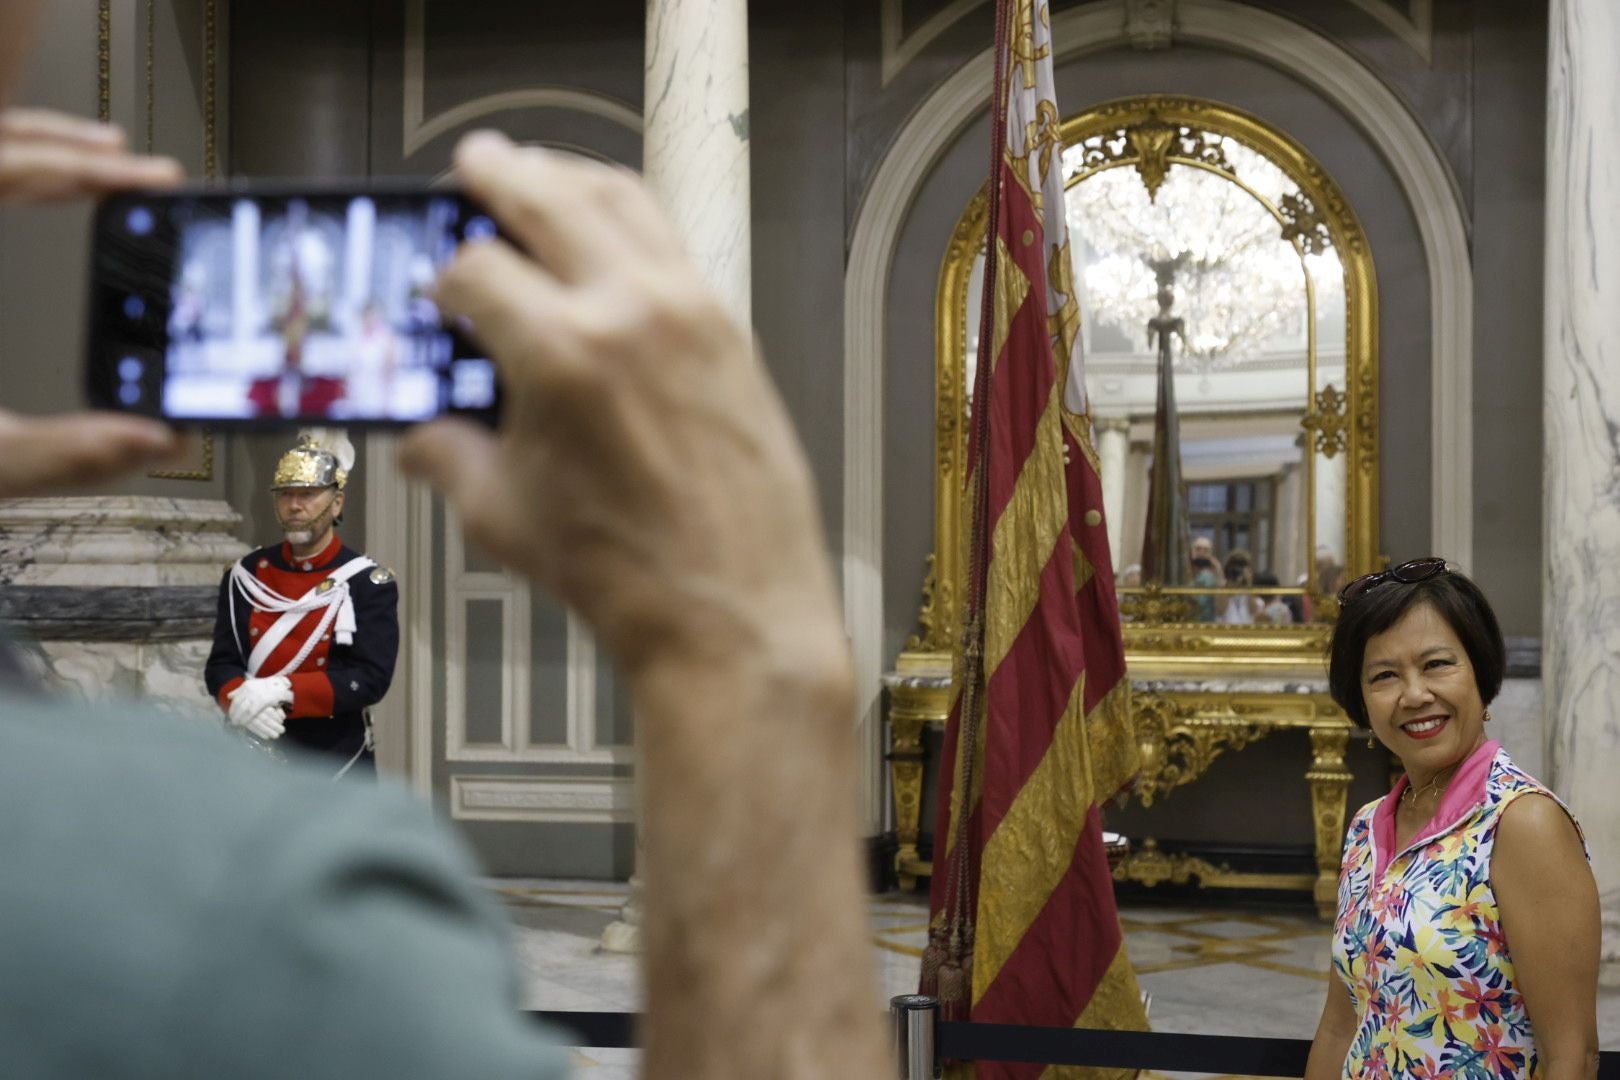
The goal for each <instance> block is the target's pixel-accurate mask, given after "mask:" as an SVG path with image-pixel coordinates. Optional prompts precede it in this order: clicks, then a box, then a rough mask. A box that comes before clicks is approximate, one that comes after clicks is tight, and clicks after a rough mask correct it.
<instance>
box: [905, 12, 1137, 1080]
mask: <svg viewBox="0 0 1620 1080" xmlns="http://www.w3.org/2000/svg"><path fill="white" fill-rule="evenodd" d="M997 19H998V27H997V49H998V56H997V65H996V67H997V79H996V85H997V94H998V99H999V100H1004V102H1005V112H1004V114H1002V115H1001V116H993V117H992V120H993V123H992V128H993V140H994V142H995V150H994V152H993V162H994V169H995V175H994V181H995V183H994V184H993V186H992V191H991V219H990V220H991V233H990V236H989V237H988V240H987V242H988V245H989V248H988V250H987V267H986V273H985V290H986V296H985V302H984V307H983V311H984V315H983V318H982V320H981V324H980V326H981V329H980V339H981V352H980V364H979V373H978V384H977V387H976V390H975V397H974V408H973V412H974V429H973V435H972V436H971V437H970V446H969V461H970V470H971V473H972V475H971V477H970V479H969V489H970V491H971V492H972V497H971V498H970V499H969V500H968V502H969V505H970V506H972V507H974V514H975V526H974V528H973V530H972V532H973V536H974V541H973V543H974V547H975V550H972V551H970V552H969V559H968V561H969V566H970V576H971V577H972V578H973V580H972V581H970V583H969V584H970V587H969V595H968V598H967V604H966V611H967V619H966V620H965V622H966V623H967V627H968V628H967V630H966V632H965V637H964V647H963V649H962V650H961V655H960V664H959V669H958V676H959V677H958V679H957V686H958V687H959V688H961V690H960V692H959V694H958V698H957V702H956V706H955V708H954V709H953V711H952V714H951V718H950V722H949V724H948V726H947V728H946V735H945V746H944V751H943V754H942V757H941V772H940V776H941V784H940V800H939V808H938V813H937V819H936V826H935V831H934V836H935V858H934V877H933V883H932V895H931V909H932V911H931V918H930V942H929V948H928V950H927V953H926V955H925V957H924V970H923V992H924V993H938V994H939V996H940V997H941V998H942V1000H943V1002H944V1006H945V1012H946V1015H947V1016H950V1017H953V1018H964V1017H965V1018H970V1019H972V1020H975V1021H982V1022H989V1023H1012V1024H1035V1025H1042V1026H1049V1027H1069V1026H1075V1027H1107V1028H1127V1029H1138V1030H1140V1029H1144V1028H1145V1027H1146V1026H1147V1020H1146V1016H1145V1015H1144V1012H1143V1009H1142V1005H1141V1001H1140V995H1139V992H1138V990H1137V986H1136V978H1135V975H1134V973H1133V972H1132V970H1131V966H1130V961H1129V960H1128V959H1127V958H1126V955H1125V950H1124V945H1123V939H1122V935H1121V932H1120V926H1119V916H1118V912H1117V911H1116V909H1115V906H1114V893H1113V880H1112V876H1111V874H1110V873H1109V868H1108V862H1107V858H1106V855H1105V853H1104V850H1103V845H1102V827H1101V819H1100V816H1099V814H1098V810H1097V805H1098V803H1099V802H1101V801H1104V800H1106V799H1108V798H1110V797H1111V796H1113V795H1114V794H1115V793H1116V792H1117V791H1119V790H1120V789H1121V788H1122V787H1123V786H1124V785H1126V784H1127V783H1129V781H1130V779H1131V777H1132V776H1133V775H1134V774H1135V772H1136V767H1137V763H1136V744H1135V741H1134V739H1132V738H1131V737H1130V731H1129V724H1128V709H1129V693H1130V690H1129V684H1128V682H1127V681H1126V679H1125V659H1124V644H1123V642H1122V641H1121V639H1120V628H1119V610H1118V606H1117V602H1116V599H1115V594H1114V580H1113V570H1112V565H1113V563H1112V559H1111V558H1110V554H1109V550H1108V537H1107V531H1106V527H1105V524H1104V521H1103V516H1102V506H1103V500H1102V484H1101V481H1100V479H1099V473H1098V468H1097V461H1096V456H1095V454H1094V452H1093V450H1092V447H1091V442H1090V435H1089V431H1090V419H1089V415H1088V414H1087V404H1086V401H1085V394H1084V385H1085V384H1084V380H1083V378H1082V373H1081V370H1080V363H1081V356H1080V343H1079V327H1080V319H1079V308H1078V302H1077V299H1076V295H1075V286H1074V281H1073V271H1072V269H1071V266H1072V264H1071V262H1070V254H1069V240H1068V230H1067V227H1066V225H1065V215H1064V199H1063V166H1062V153H1063V146H1062V139H1061V135H1060V132H1059V114H1058V110H1057V99H1056V95H1055V93H1054V91H1053V82H1052V39H1051V28H1050V22H1049V18H1048V5H1047V4H1046V3H1045V2H1038V0H998V4H997ZM1001 95H1005V96H1004V98H1001ZM955 1068H956V1069H958V1070H966V1069H969V1068H971V1066H957V1067H955ZM1088 1074H1094V1071H1091V1070H1079V1069H1068V1068H1057V1067H1053V1068H1050V1069H1045V1070H1043V1069H1042V1068H1041V1067H1040V1066H1036V1065H1020V1064H1012V1063H982V1064H980V1065H978V1066H977V1075H978V1077H979V1078H980V1080H1003V1078H1005V1080H1014V1078H1018V1080H1023V1078H1031V1080H1033V1078H1035V1077H1042V1076H1044V1077H1062V1076H1080V1075H1088ZM957 1075H966V1073H965V1072H960V1071H959V1072H958V1073H957Z"/></svg>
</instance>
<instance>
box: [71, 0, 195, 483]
mask: <svg viewBox="0 0 1620 1080" xmlns="http://www.w3.org/2000/svg"><path fill="white" fill-rule="evenodd" d="M144 24H145V41H144V65H145V94H146V117H145V139H144V141H143V148H144V150H145V152H146V153H148V154H150V153H152V152H153V150H154V149H155V143H156V134H157V0H145V18H144ZM218 36H219V3H218V0H207V2H206V4H205V5H204V7H203V176H204V178H205V179H207V180H209V181H213V180H216V179H218V178H219V160H218V156H217V147H218V133H217V123H218V102H217V99H216V91H217V85H218V73H217V67H218V62H219V51H218ZM112 46H113V39H112V0H97V2H96V77H97V107H96V115H97V116H98V117H99V118H100V119H101V122H102V123H111V122H112ZM196 443H197V451H196V464H195V465H194V466H193V467H191V468H182V469H157V470H153V471H151V472H148V473H147V474H146V475H147V476H149V477H151V478H152V479H154V480H200V481H203V482H207V481H211V480H213V478H214V435H213V433H212V432H209V431H203V432H199V433H198V437H197V440H196Z"/></svg>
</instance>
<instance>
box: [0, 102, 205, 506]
mask: <svg viewBox="0 0 1620 1080" xmlns="http://www.w3.org/2000/svg"><path fill="white" fill-rule="evenodd" d="M180 176H181V174H180V166H179V165H177V164H176V163H175V162H173V161H171V160H169V159H168V158H155V157H142V156H137V155H133V154H130V153H128V152H127V151H126V150H125V147H124V135H123V132H121V131H119V130H118V129H117V128H115V127H110V126H108V125H106V124H99V123H96V122H95V121H93V120H83V119H80V118H79V117H76V116H67V115H65V114H63V113H57V112H52V111H50V110H46V109H17V108H11V109H4V110H0V202H6V203H19V202H21V203H38V202H46V201H54V200H60V199H71V198H76V197H85V196H94V195H100V194H103V193H105V192H109V191H116V190H119V189H121V188H128V187H164V186H169V185H172V184H175V183H177V182H179V180H180ZM183 447H184V440H183V439H182V438H181V437H180V436H177V435H176V434H175V433H174V432H173V431H171V430H169V428H167V427H166V426H164V425H163V424H160V423H157V422H155V421H152V420H146V419H143V418H140V417H134V416H120V415H115V414H94V413H78V414H72V415H66V416H52V417H29V416H19V415H17V414H15V413H10V412H6V411H5V410H0V498H8V499H9V498H16V497H18V496H22V495H38V494H43V493H46V492H53V491H56V490H59V489H61V488H64V487H75V486H80V485H87V484H96V483H101V482H103V481H108V480H115V479H117V478H118V477H120V476H123V475H124V474H126V473H128V472H131V471H133V470H135V469H139V468H143V467H147V466H150V465H154V464H158V463H161V462H165V461H168V460H172V459H173V458H175V457H176V456H178V455H179V454H180V453H181V452H182V451H183Z"/></svg>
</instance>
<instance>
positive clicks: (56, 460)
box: [0, 409, 186, 499]
mask: <svg viewBox="0 0 1620 1080" xmlns="http://www.w3.org/2000/svg"><path fill="white" fill-rule="evenodd" d="M185 447H186V438H185V436H182V435H178V434H176V433H175V432H174V431H172V430H170V429H169V428H167V427H165V426H164V425H162V424H160V423H157V422H156V421H153V420H147V419H145V418H143V417H139V416H123V415H120V414H118V413H71V414H67V415H63V416H22V415H19V414H17V413H13V412H7V411H6V410H4V409H0V499H14V498H18V497H20V496H25V495H43V494H46V493H51V492H57V491H60V490H61V489H63V488H73V487H81V486H86V485H90V484H98V483H102V482H104V481H108V480H116V479H117V478H118V477H120V476H123V475H124V474H125V473H128V472H132V471H134V470H136V469H141V468H148V467H152V466H155V465H160V464H165V463H168V462H171V461H173V460H174V459H175V458H177V457H179V456H181V455H182V454H183V453H184V450H185Z"/></svg>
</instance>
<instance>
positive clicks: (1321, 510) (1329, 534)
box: [1307, 453, 1348, 565]
mask: <svg viewBox="0 0 1620 1080" xmlns="http://www.w3.org/2000/svg"><path fill="white" fill-rule="evenodd" d="M1347 457H1348V455H1346V454H1342V453H1339V454H1334V455H1333V456H1332V457H1328V456H1327V455H1325V454H1317V455H1316V456H1315V475H1314V477H1313V479H1314V482H1315V486H1316V490H1315V491H1314V492H1313V494H1314V495H1315V497H1316V505H1315V506H1314V507H1313V508H1312V513H1313V514H1314V515H1315V518H1314V520H1315V524H1316V546H1317V547H1319V548H1324V547H1325V548H1330V549H1331V550H1332V551H1333V561H1334V562H1336V563H1343V562H1344V559H1345V533H1344V509H1345V502H1344V501H1345V478H1344V470H1345V464H1346V458H1347ZM1315 559H1316V552H1315V551H1312V552H1311V562H1310V563H1307V565H1314V564H1315Z"/></svg>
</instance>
